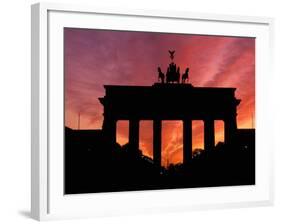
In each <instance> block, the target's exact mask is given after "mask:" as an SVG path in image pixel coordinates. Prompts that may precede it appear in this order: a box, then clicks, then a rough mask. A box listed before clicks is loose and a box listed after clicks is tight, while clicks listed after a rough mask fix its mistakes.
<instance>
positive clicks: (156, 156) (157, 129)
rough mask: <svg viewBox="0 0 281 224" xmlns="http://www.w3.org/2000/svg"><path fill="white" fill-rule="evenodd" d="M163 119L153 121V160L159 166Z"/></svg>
mask: <svg viewBox="0 0 281 224" xmlns="http://www.w3.org/2000/svg"><path fill="white" fill-rule="evenodd" d="M161 131H162V124H161V120H158V119H157V120H154V121H153V161H154V164H155V165H156V166H157V167H159V168H160V167H161V137H162V136H161Z"/></svg>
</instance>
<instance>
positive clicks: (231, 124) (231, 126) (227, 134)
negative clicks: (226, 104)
mask: <svg viewBox="0 0 281 224" xmlns="http://www.w3.org/2000/svg"><path fill="white" fill-rule="evenodd" d="M236 131H237V123H236V116H232V117H229V118H228V119H225V120H224V141H225V143H226V144H228V143H230V142H231V140H232V139H233V137H234V136H235V134H236Z"/></svg>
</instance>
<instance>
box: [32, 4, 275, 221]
mask: <svg viewBox="0 0 281 224" xmlns="http://www.w3.org/2000/svg"><path fill="white" fill-rule="evenodd" d="M31 15H32V21H31V25H32V40H31V42H32V115H31V116H32V148H31V158H32V159H31V161H32V164H31V178H32V182H31V214H32V217H33V218H34V219H37V220H50V219H61V218H81V217H97V216H112V215H123V214H125V215H126V214H136V213H151V212H166V211H186V210H189V209H206V208H225V207H248V206H260V205H271V204H272V203H273V184H272V182H273V158H272V156H273V151H272V150H273V145H272V141H269V140H270V133H269V132H268V130H271V129H273V128H272V126H273V120H272V119H271V118H270V105H271V104H270V103H271V101H270V99H271V97H270V96H271V94H272V91H273V90H272V89H271V88H270V86H271V80H272V78H271V77H272V76H273V71H272V67H273V66H272V60H273V58H272V49H273V39H272V37H273V34H272V33H273V23H274V21H273V19H271V18H262V17H248V16H231V15H214V14H202V13H191V12H181V11H177V12H169V11H154V10H153V11H149V10H125V9H101V8H96V7H93V6H79V5H64V4H50V3H38V4H35V5H32V7H31ZM163 21H164V22H165V23H164V22H163ZM177 24H180V25H177ZM173 25H175V26H173ZM65 26H67V27H70V26H71V27H84V28H102V29H117V30H138V31H155V30H158V31H164V32H182V33H193V34H207V35H230V36H231V35H234V36H251V37H255V38H256V40H257V45H256V111H257V116H256V117H257V118H256V119H257V121H256V126H257V132H256V148H257V149H256V180H257V182H256V185H254V186H236V187H214V188H204V189H201V188H198V189H197V188H195V189H180V190H160V191H141V192H118V193H99V194H83V195H64V194H63V165H62V164H63V147H62V141H63V139H62V137H63V136H62V133H63V126H61V124H62V123H61V122H62V121H63V105H62V99H63V63H62V59H63V54H62V53H63V48H62V46H63V38H62V29H63V27H65ZM179 26H181V27H184V28H183V29H181V30H179ZM171 27H174V28H173V29H172V28H171ZM262 74H266V76H264V75H262ZM54 108H55V109H54ZM265 149H266V150H265ZM121 205H122V206H121Z"/></svg>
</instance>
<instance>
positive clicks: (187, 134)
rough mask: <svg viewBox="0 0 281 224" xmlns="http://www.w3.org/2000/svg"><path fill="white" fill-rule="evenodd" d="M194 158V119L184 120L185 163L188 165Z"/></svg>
mask: <svg viewBox="0 0 281 224" xmlns="http://www.w3.org/2000/svg"><path fill="white" fill-rule="evenodd" d="M191 159H192V121H191V119H185V120H183V164H184V166H186V165H187V164H188V162H190V161H191Z"/></svg>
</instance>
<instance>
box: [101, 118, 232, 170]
mask: <svg viewBox="0 0 281 224" xmlns="http://www.w3.org/2000/svg"><path fill="white" fill-rule="evenodd" d="M103 129H104V130H105V131H106V133H107V136H108V137H109V138H110V139H111V140H110V141H112V142H113V143H114V142H116V121H111V122H105V123H104V127H103ZM224 129H225V130H224V133H225V142H226V143H228V142H229V141H230V140H231V137H232V136H233V135H234V133H235V131H236V129H237V126H236V119H228V120H225V122H224ZM161 135H162V121H161V120H160V119H156V120H154V121H153V160H154V163H155V164H156V166H158V167H161V145H162V144H161V143H162V136H161ZM129 145H130V146H131V148H132V149H136V150H138V148H139V120H136V119H135V120H129ZM214 146H215V125H214V120H213V119H206V120H204V148H205V150H207V151H208V150H211V149H212V148H214ZM191 159H192V120H191V119H184V120H183V164H188V162H189V161H191Z"/></svg>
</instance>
